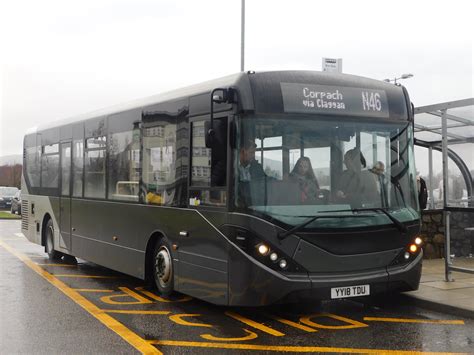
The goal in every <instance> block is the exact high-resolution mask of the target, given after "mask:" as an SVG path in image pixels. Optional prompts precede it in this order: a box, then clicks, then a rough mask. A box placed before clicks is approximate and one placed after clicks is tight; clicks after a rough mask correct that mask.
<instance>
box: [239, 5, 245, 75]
mask: <svg viewBox="0 0 474 355" xmlns="http://www.w3.org/2000/svg"><path fill="white" fill-rule="evenodd" d="M240 31H241V32H240V71H244V57H245V0H242V19H241V25H240Z"/></svg>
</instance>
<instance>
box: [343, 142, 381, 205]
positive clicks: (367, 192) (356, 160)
mask: <svg viewBox="0 0 474 355" xmlns="http://www.w3.org/2000/svg"><path fill="white" fill-rule="evenodd" d="M344 164H345V165H346V170H345V171H343V172H342V174H341V177H340V179H339V184H338V186H339V189H338V191H337V193H336V197H337V198H339V199H342V200H346V201H347V202H349V203H351V204H353V205H356V206H359V205H362V203H363V202H369V203H378V201H379V200H378V199H377V186H376V183H375V180H374V178H373V177H372V176H371V175H372V174H371V173H370V172H368V171H367V170H362V167H363V166H364V167H365V158H364V157H363V155H362V154H361V152H360V151H359V149H358V148H353V149H351V150H348V151H347V152H346V154H344Z"/></svg>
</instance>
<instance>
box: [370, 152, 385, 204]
mask: <svg viewBox="0 0 474 355" xmlns="http://www.w3.org/2000/svg"><path fill="white" fill-rule="evenodd" d="M369 171H370V172H371V173H372V174H374V175H373V176H374V179H375V184H376V187H377V192H378V193H379V195H380V198H381V199H382V207H386V206H388V199H387V186H386V184H387V181H388V180H387V177H386V176H385V164H384V163H383V162H381V161H378V162H376V163H375V165H374V166H373V167H372V169H369Z"/></svg>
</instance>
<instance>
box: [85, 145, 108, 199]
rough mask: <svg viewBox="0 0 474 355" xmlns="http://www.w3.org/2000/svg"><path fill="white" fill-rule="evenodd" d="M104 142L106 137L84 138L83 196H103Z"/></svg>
mask: <svg viewBox="0 0 474 355" xmlns="http://www.w3.org/2000/svg"><path fill="white" fill-rule="evenodd" d="M105 142H106V137H98V138H88V139H87V140H86V146H87V147H88V148H87V149H86V152H85V158H84V159H85V160H84V163H85V164H84V184H85V185H84V197H92V198H105ZM90 147H94V148H90ZM96 147H97V148H96Z"/></svg>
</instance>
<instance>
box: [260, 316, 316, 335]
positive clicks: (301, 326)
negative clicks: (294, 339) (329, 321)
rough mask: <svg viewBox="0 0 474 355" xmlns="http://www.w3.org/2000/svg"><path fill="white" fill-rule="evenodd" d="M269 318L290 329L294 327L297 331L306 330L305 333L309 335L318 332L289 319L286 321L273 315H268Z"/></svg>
mask: <svg viewBox="0 0 474 355" xmlns="http://www.w3.org/2000/svg"><path fill="white" fill-rule="evenodd" d="M268 317H270V318H273V319H275V320H277V321H279V322H280V323H283V324H286V325H289V326H290V327H294V328H297V329H300V330H304V331H305V332H308V333H314V332H317V330H316V329H313V328H310V327H307V326H306V325H303V324H300V323H296V322H293V321H291V320H289V319H285V318H281V317H278V316H273V315H268Z"/></svg>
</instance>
